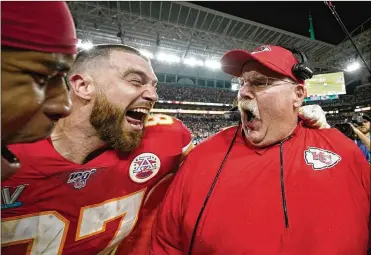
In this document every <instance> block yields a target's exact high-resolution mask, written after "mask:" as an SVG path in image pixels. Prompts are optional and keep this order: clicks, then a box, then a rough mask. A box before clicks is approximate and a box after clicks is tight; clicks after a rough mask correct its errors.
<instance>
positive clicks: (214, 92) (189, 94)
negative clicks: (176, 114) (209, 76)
mask: <svg viewBox="0 0 371 255" xmlns="http://www.w3.org/2000/svg"><path fill="white" fill-rule="evenodd" d="M157 93H158V95H159V99H160V100H176V101H190V102H203V103H206V102H208V103H225V104H231V103H232V102H233V100H234V99H235V97H236V96H237V92H236V91H230V90H225V89H215V88H196V87H185V86H181V85H167V84H165V83H160V84H158V87H157Z"/></svg>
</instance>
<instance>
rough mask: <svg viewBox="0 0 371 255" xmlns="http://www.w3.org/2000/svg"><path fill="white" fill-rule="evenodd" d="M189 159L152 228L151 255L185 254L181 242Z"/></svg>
mask: <svg viewBox="0 0 371 255" xmlns="http://www.w3.org/2000/svg"><path fill="white" fill-rule="evenodd" d="M190 169H191V167H190V160H189V159H187V160H186V161H185V162H184V164H183V165H182V166H181V168H180V170H179V172H178V173H177V174H176V176H175V178H174V181H173V182H172V183H171V185H170V187H169V189H168V192H167V193H166V196H165V199H164V202H163V203H162V205H161V207H160V209H159V211H158V214H157V218H156V220H155V222H154V225H153V228H152V239H151V246H150V251H151V252H150V254H151V255H166V254H169V255H177V254H179V255H180V254H183V252H182V251H183V250H184V247H183V244H182V242H181V238H182V230H181V227H180V226H181V225H182V224H181V219H182V214H183V210H182V202H181V201H182V199H183V187H184V185H183V182H184V176H185V173H186V172H188V170H190Z"/></svg>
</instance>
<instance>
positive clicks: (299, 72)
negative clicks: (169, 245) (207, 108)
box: [188, 47, 313, 255]
mask: <svg viewBox="0 0 371 255" xmlns="http://www.w3.org/2000/svg"><path fill="white" fill-rule="evenodd" d="M282 48H285V49H287V50H289V51H291V52H292V54H293V55H294V56H295V54H296V55H298V56H299V57H300V59H297V60H298V61H299V63H297V64H295V65H294V66H293V67H292V73H293V74H294V76H295V77H296V78H297V79H299V80H307V79H310V78H312V77H313V71H312V70H311V69H310V68H309V67H308V63H309V61H308V57H307V56H306V55H305V53H304V52H302V51H299V50H297V49H295V48H288V47H282ZM224 117H225V119H227V120H231V121H239V123H238V126H237V129H236V132H235V133H234V136H233V139H232V141H231V144H230V145H229V148H228V150H227V152H226V154H225V156H224V159H223V161H222V163H221V164H220V166H219V169H218V172H217V173H216V175H215V178H214V180H213V183H212V184H211V187H210V189H209V192H208V193H207V195H206V198H205V200H204V203H203V204H202V207H201V210H200V212H199V214H198V216H197V220H196V223H195V226H194V228H193V232H192V236H191V241H190V245H189V250H188V255H191V254H192V249H193V245H194V240H195V237H196V233H197V228H198V225H199V223H200V221H201V218H202V215H203V212H204V210H205V208H206V205H207V202H208V201H209V198H210V196H211V193H212V192H213V190H214V188H215V184H216V182H217V181H218V178H219V175H220V173H221V171H222V169H223V167H224V164H225V162H226V161H227V159H228V156H229V153H230V152H231V150H232V147H233V144H234V142H235V141H236V138H237V135H238V132H240V130H241V129H240V128H241V115H240V111H239V110H238V107H237V106H234V107H233V108H231V109H230V110H229V111H227V112H226V113H225V114H224ZM241 132H242V134H243V135H244V133H243V130H241Z"/></svg>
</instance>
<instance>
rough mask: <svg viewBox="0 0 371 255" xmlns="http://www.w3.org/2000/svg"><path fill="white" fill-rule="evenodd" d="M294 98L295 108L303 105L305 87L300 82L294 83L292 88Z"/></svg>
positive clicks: (305, 93)
mask: <svg viewBox="0 0 371 255" xmlns="http://www.w3.org/2000/svg"><path fill="white" fill-rule="evenodd" d="M293 92H294V100H293V104H294V107H295V108H299V107H301V106H302V105H303V103H304V99H305V97H306V96H307V89H306V88H305V87H304V85H302V84H296V85H295V86H294V88H293Z"/></svg>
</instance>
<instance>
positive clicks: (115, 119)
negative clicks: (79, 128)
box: [90, 93, 144, 152]
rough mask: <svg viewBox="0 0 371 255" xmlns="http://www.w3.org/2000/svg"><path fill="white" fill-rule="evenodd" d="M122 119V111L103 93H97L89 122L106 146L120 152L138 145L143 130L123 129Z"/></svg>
mask: <svg viewBox="0 0 371 255" xmlns="http://www.w3.org/2000/svg"><path fill="white" fill-rule="evenodd" d="M124 120H125V113H124V111H123V110H121V109H120V108H119V107H118V106H116V105H114V104H112V103H110V102H109V101H108V99H107V97H106V96H105V95H104V94H102V93H100V94H98V96H97V98H96V100H95V102H94V105H93V109H92V112H91V115H90V124H91V125H92V126H93V127H94V128H95V130H96V132H97V134H98V136H99V138H100V139H101V140H102V141H104V142H105V143H106V145H107V146H108V147H110V148H113V149H117V150H119V151H120V152H131V151H133V150H134V149H136V148H137V147H138V146H139V145H140V143H141V141H142V138H143V133H144V132H143V131H141V132H135V131H128V130H125V129H124V128H123V125H122V123H123V122H124Z"/></svg>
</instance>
